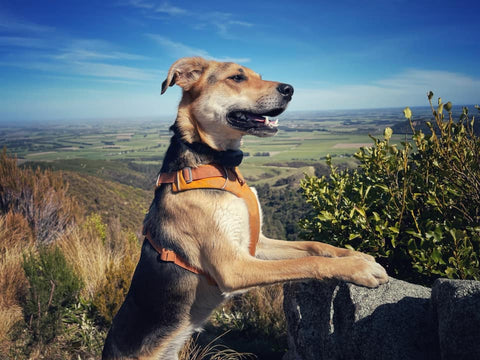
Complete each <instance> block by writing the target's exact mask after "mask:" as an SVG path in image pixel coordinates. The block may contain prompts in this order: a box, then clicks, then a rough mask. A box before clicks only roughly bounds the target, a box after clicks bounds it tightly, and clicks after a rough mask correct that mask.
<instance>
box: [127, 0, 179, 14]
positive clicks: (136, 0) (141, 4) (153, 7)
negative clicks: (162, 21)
mask: <svg viewBox="0 0 480 360" xmlns="http://www.w3.org/2000/svg"><path fill="white" fill-rule="evenodd" d="M123 5H130V6H133V7H135V8H138V9H142V10H150V11H152V12H156V13H163V14H167V15H170V16H177V15H186V14H188V11H187V10H185V9H182V8H180V7H178V6H174V5H171V4H170V3H169V2H167V1H164V2H162V3H161V4H160V5H157V4H155V3H154V2H151V1H145V0H130V1H128V2H126V3H124V4H123Z"/></svg>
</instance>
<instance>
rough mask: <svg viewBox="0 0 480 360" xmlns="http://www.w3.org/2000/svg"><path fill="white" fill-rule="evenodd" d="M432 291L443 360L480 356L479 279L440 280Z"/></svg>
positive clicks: (466, 359)
mask: <svg viewBox="0 0 480 360" xmlns="http://www.w3.org/2000/svg"><path fill="white" fill-rule="evenodd" d="M432 290H433V291H432V305H433V309H434V315H435V317H436V323H437V326H438V338H439V343H440V350H441V355H442V359H445V360H446V359H455V360H462V359H465V360H469V359H480V281H467V280H445V279H440V280H437V281H436V282H435V283H434V284H433V289H432Z"/></svg>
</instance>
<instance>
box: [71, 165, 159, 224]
mask: <svg viewBox="0 0 480 360" xmlns="http://www.w3.org/2000/svg"><path fill="white" fill-rule="evenodd" d="M63 178H64V180H65V181H67V182H68V184H69V187H68V192H67V193H68V194H69V195H71V196H73V197H75V198H76V199H77V200H78V201H79V202H80V203H81V204H82V205H83V206H84V208H85V209H86V211H87V213H92V212H95V213H98V214H100V215H101V216H102V218H103V220H104V221H107V220H108V219H111V218H117V217H118V218H119V220H120V223H121V225H122V227H125V228H128V229H130V230H133V231H135V232H138V233H139V232H140V231H141V226H142V222H143V218H144V216H145V213H146V212H147V210H148V207H149V206H150V202H151V200H152V197H153V191H147V190H143V189H140V188H137V187H133V186H129V185H124V184H121V183H119V182H115V181H110V180H105V179H102V178H99V177H96V176H92V175H86V174H80V173H77V172H73V171H65V172H63Z"/></svg>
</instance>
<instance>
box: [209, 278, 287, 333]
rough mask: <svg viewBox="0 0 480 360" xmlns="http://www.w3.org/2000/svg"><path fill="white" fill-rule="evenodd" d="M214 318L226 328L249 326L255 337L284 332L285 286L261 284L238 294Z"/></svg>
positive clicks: (240, 329) (217, 324)
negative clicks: (261, 285)
mask: <svg viewBox="0 0 480 360" xmlns="http://www.w3.org/2000/svg"><path fill="white" fill-rule="evenodd" d="M211 322H212V324H213V325H214V326H215V327H221V328H223V329H224V330H227V329H232V330H238V331H245V330H248V333H249V335H251V336H255V337H256V336H261V337H266V338H268V337H271V336H274V337H277V336H281V335H282V334H283V333H284V332H285V328H286V321H285V313H284V312H283V286H282V285H281V284H275V285H271V286H267V287H258V288H254V289H252V290H250V291H249V292H247V293H245V294H242V295H241V296H238V297H234V298H232V299H230V300H229V301H227V302H226V303H225V304H224V305H222V307H221V308H219V309H217V310H216V311H215V312H214V314H213V316H212V318H211Z"/></svg>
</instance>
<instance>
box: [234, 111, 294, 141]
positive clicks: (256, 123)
mask: <svg viewBox="0 0 480 360" xmlns="http://www.w3.org/2000/svg"><path fill="white" fill-rule="evenodd" d="M284 110H285V109H282V108H278V109H273V110H270V111H268V112H265V113H261V114H256V113H252V112H249V111H241V110H235V111H231V112H229V113H228V114H227V121H228V123H229V124H230V126H232V127H234V128H236V129H238V130H242V131H246V132H248V133H251V134H254V135H261V133H276V132H277V126H278V119H276V120H271V119H270V117H273V116H278V115H280V114H281V113H282V112H283V111H284Z"/></svg>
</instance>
